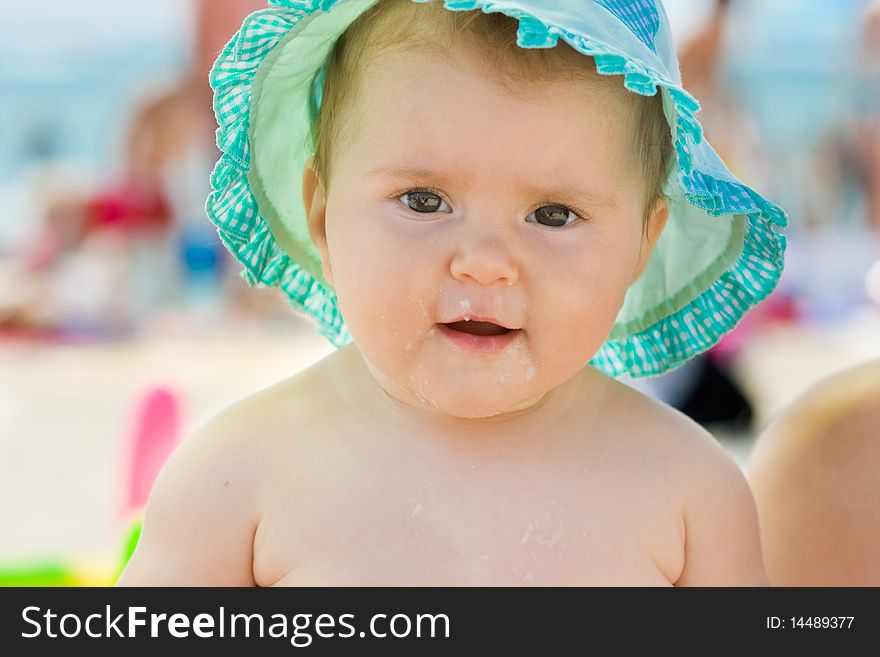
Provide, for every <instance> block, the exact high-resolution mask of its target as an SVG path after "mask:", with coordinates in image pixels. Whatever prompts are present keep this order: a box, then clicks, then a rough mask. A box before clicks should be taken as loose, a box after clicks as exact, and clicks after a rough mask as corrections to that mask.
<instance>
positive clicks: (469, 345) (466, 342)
mask: <svg viewBox="0 0 880 657" xmlns="http://www.w3.org/2000/svg"><path fill="white" fill-rule="evenodd" d="M437 328H438V329H439V330H440V333H442V334H443V335H445V336H446V337H447V338H449V339H450V340H452V342H454V343H455V344H456V345H458V346H459V347H461V348H462V349H466V350H468V351H480V352H484V353H492V352H495V351H501V350H502V349H504V348H506V347H507V346H508V345H509V344H510V343H511V342H513V341H514V340H515V339H516V336H518V335H519V332H520V329H512V330H510V331H508V332H507V333H502V334H501V335H473V334H471V333H465V332H464V331H456V330H455V329H451V328H449V327H448V326H446V325H445V324H437Z"/></svg>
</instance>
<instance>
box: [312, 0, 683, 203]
mask: <svg viewBox="0 0 880 657" xmlns="http://www.w3.org/2000/svg"><path fill="white" fill-rule="evenodd" d="M427 12H430V14H428V15H426V13H427ZM518 26H519V23H518V21H517V20H516V19H514V18H511V17H510V16H506V15H504V14H501V13H490V14H484V13H483V12H482V11H480V10H474V11H449V10H447V9H445V8H444V7H443V4H442V2H430V3H428V4H422V3H416V2H413V0H380V1H379V2H377V3H376V4H375V5H374V6H373V7H371V8H370V9H369V10H367V11H366V12H364V13H363V14H361V15H360V16H359V17H358V18H357V19H356V20H355V21H354V22H353V23H352V24H351V25H350V26H349V28H348V29H347V30H346V31H345V33H344V34H343V35H342V36H341V37H340V38H339V40H338V41H337V42H336V44H335V46H334V48H333V50H332V51H331V53H330V55H329V57H328V60H327V62H326V64H325V78H324V86H323V95H322V103H321V107H320V109H319V110H318V115H317V117H316V118H315V120H314V121H313V124H312V131H311V140H312V144H311V145H312V152H313V153H314V160H313V164H312V166H313V167H314V169H315V173H316V175H317V177H318V180H319V181H320V182H321V184H322V185H323V186H324V188H325V189H326V188H327V185H328V182H329V179H330V167H331V161H330V156H331V152H334V149H335V147H337V146H338V144H339V143H341V141H342V139H341V137H342V135H343V134H344V133H345V131H346V130H352V129H353V126H352V120H353V115H354V114H355V113H354V112H352V108H353V105H354V103H355V100H356V98H357V96H358V93H359V82H360V80H361V79H362V77H363V72H364V70H365V69H366V66H367V64H368V62H369V61H370V60H369V57H370V56H375V55H377V54H380V53H382V52H385V51H388V50H392V49H420V50H423V51H425V50H427V51H429V52H436V53H440V54H444V53H447V52H449V51H450V50H451V49H452V46H453V45H455V46H464V47H465V48H466V49H468V50H469V51H470V52H472V53H474V54H475V55H476V57H475V61H477V62H480V63H481V64H482V65H483V66H485V67H488V68H489V70H490V71H491V72H492V73H494V74H495V76H496V79H497V81H498V82H500V83H501V84H503V85H504V86H506V87H507V88H508V89H509V90H510V91H511V93H516V89H515V88H514V83H516V82H521V81H524V80H536V79H537V80H585V81H593V82H596V83H598V84H602V85H604V87H605V88H608V89H613V90H617V91H619V92H620V93H622V94H625V97H626V98H627V100H628V102H629V103H630V105H631V107H632V108H633V112H632V113H631V116H630V117H629V121H630V122H631V127H632V131H631V138H632V151H633V161H634V162H635V163H636V165H638V166H639V167H640V169H641V172H640V173H641V174H642V176H643V179H644V184H645V216H646V217H647V216H648V215H649V213H650V211H651V209H652V208H653V206H654V203H655V201H656V200H657V199H658V198H660V197H661V196H662V195H663V185H664V183H665V181H666V175H667V168H668V165H669V160H670V157H671V153H672V140H671V137H670V129H669V125H668V123H667V122H666V118H665V117H664V114H663V105H662V99H661V97H660V94H659V93H657V94H656V95H654V96H641V95H639V94H636V93H633V92H630V91H627V90H626V89H625V88H624V87H623V85H622V84H621V82H620V79H619V77H617V76H615V77H608V76H603V75H600V74H599V73H597V72H596V68H595V64H594V63H593V59H592V58H591V57H585V56H584V55H582V54H581V53H579V52H577V51H576V50H574V49H573V48H571V47H570V46H569V45H568V44H566V43H564V42H562V41H560V42H559V44H558V45H557V46H556V47H554V48H528V49H527V48H521V47H519V46H518V45H517V43H516V32H517V28H518Z"/></svg>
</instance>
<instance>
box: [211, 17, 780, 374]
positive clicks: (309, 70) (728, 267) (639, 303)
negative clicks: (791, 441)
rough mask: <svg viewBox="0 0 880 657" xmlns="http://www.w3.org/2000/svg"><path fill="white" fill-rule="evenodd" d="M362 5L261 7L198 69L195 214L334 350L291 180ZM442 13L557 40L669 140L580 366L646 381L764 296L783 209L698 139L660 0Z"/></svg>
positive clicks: (335, 311)
mask: <svg viewBox="0 0 880 657" xmlns="http://www.w3.org/2000/svg"><path fill="white" fill-rule="evenodd" d="M427 1H430V0H413V2H427ZM437 1H440V0H437ZM376 2H377V0H270V3H269V4H270V5H271V6H270V8H268V9H265V10H261V11H257V12H255V13H253V14H251V15H250V16H248V17H247V18H246V19H245V21H244V23H243V25H242V27H241V29H240V30H239V31H238V32H237V33H236V34H235V35H234V37H233V38H232V40H231V41H230V42H229V43H228V44H227V46H226V47H225V48H224V50H223V52H222V53H221V54H220V56H219V58H218V59H217V61H216V63H215V64H214V68H213V69H212V71H211V76H210V82H211V86H212V88H213V89H214V110H215V113H216V115H217V120H218V123H219V126H220V127H219V129H218V130H217V144H218V146H219V147H220V150H221V151H222V155H221V157H220V160H219V161H218V162H217V165H216V167H215V169H214V171H213V173H212V175H211V185H212V189H213V191H212V192H211V194H210V196H209V198H208V202H207V213H208V216H209V217H210V219H211V220H212V221H213V222H214V224H215V225H216V226H217V229H218V232H219V235H220V238H221V239H222V241H223V243H224V244H225V245H226V247H227V248H228V249H229V250H230V251H231V252H232V253H233V254H234V255H235V257H236V258H237V259H238V260H239V261H240V262H241V263H242V264H243V265H244V271H243V272H242V275H243V276H244V277H245V278H246V279H247V280H248V282H249V283H251V284H263V285H275V286H278V287H280V288H281V289H282V290H283V291H284V292H285V294H286V295H287V297H288V298H289V300H290V302H291V304H292V305H293V306H294V307H295V308H297V309H299V310H301V311H303V312H305V313H306V314H307V315H308V316H310V317H311V318H313V319H314V320H315V322H316V323H317V328H318V330H319V331H320V332H321V334H322V335H324V336H326V337H327V338H328V339H329V340H330V341H331V342H332V343H333V344H334V345H335V346H337V347H338V346H342V345H344V344H346V343H348V342H349V341H350V340H351V336H350V334H349V333H348V330H347V329H346V327H345V324H344V322H343V318H342V316H341V314H340V312H339V307H338V305H337V301H336V295H335V294H334V291H333V288H332V286H330V285H329V284H328V283H327V281H325V280H324V278H323V274H322V270H321V263H320V258H319V256H318V253H317V251H316V250H315V248H314V246H313V245H312V243H311V240H310V238H309V235H308V228H307V224H306V217H305V210H304V207H303V203H302V198H301V197H300V185H299V181H300V180H301V177H302V171H303V167H304V166H305V163H306V160H307V159H308V158H309V157H310V156H311V155H312V153H311V152H310V150H309V147H308V142H309V134H310V127H311V122H312V120H313V119H314V118H315V116H316V114H317V110H318V108H319V107H320V102H321V91H322V88H323V64H324V61H325V59H326V57H327V56H328V54H329V53H330V51H331V49H332V47H333V45H334V43H335V42H336V40H337V39H338V37H339V36H340V35H341V34H342V33H343V32H344V31H345V29H346V28H347V27H348V26H349V25H350V24H351V23H352V22H353V21H354V20H355V19H356V18H357V17H358V16H359V15H361V14H362V13H363V12H364V11H366V10H367V9H369V8H370V7H371V6H373V5H374V4H375V3H376ZM443 4H444V6H445V7H446V9H448V10H450V11H470V10H482V11H483V12H486V13H490V12H501V13H504V14H506V15H508V16H511V17H513V18H515V19H517V21H518V23H519V27H518V31H517V43H518V45H519V46H521V47H523V48H552V47H553V46H555V45H556V44H557V43H558V41H559V39H562V40H563V41H564V42H565V43H567V44H569V45H570V46H571V47H572V48H574V49H575V50H577V51H578V52H580V53H583V54H584V55H585V56H589V57H592V58H593V59H594V60H595V64H596V69H597V70H598V72H599V73H600V74H603V75H617V76H621V77H622V78H623V80H622V81H623V84H624V86H625V87H626V88H627V89H628V90H630V91H632V92H633V93H637V94H642V95H646V96H650V95H654V94H657V93H659V94H661V96H662V100H663V108H664V112H665V115H666V118H667V121H668V123H669V129H670V132H671V135H672V139H673V143H674V146H675V148H674V151H675V152H674V162H673V164H672V167H671V169H670V174H669V176H668V179H667V181H666V184H665V187H664V193H665V194H666V196H667V197H668V199H669V207H670V213H669V218H668V220H667V223H666V227H665V229H664V230H663V233H662V234H661V236H660V239H659V240H658V242H657V245H656V246H655V248H654V251H653V253H652V254H651V257H650V259H649V261H648V264H647V267H646V268H645V271H644V273H643V274H642V276H641V277H640V278H639V279H638V281H636V283H634V284H633V285H632V286H630V288H629V290H628V291H627V294H626V298H625V300H624V304H623V307H622V308H621V310H620V313H619V315H618V317H617V319H616V322H615V324H614V327H613V329H612V331H611V334H610V336H609V337H608V339H607V341H606V342H605V343H604V344H603V345H602V347H601V348H600V349H599V351H598V352H597V353H596V355H595V356H594V358H593V360H592V364H593V365H594V366H596V367H598V368H599V369H601V370H603V371H605V372H607V373H608V374H611V375H614V376H616V375H619V374H622V373H628V374H629V375H631V376H633V377H642V376H653V375H657V374H661V373H663V372H665V371H667V370H669V369H671V368H674V367H676V366H678V365H681V364H682V363H684V362H685V361H686V360H687V359H688V358H690V357H692V356H694V355H696V354H699V353H701V352H703V351H705V350H707V349H709V348H710V347H711V346H712V345H714V344H715V343H716V342H717V341H718V340H719V339H720V338H721V337H722V336H723V335H724V333H726V332H727V331H729V330H730V329H732V328H733V327H734V326H735V325H736V323H737V322H738V321H739V320H740V318H741V317H742V316H743V315H744V314H745V312H746V311H747V310H749V308H751V307H752V306H754V305H755V304H757V303H759V302H760V301H761V300H763V299H764V298H765V297H766V296H767V295H768V294H770V292H772V291H773V289H774V288H775V287H776V284H777V283H778V281H779V277H780V275H781V272H782V265H783V254H784V251H785V238H784V237H783V236H782V235H780V234H779V233H778V232H777V231H778V229H780V228H783V227H784V226H785V225H786V223H787V220H786V216H785V213H784V212H783V211H782V209H781V208H779V207H778V206H777V205H775V204H774V203H772V202H770V201H769V200H767V199H765V198H763V197H762V196H761V195H759V194H758V193H756V192H755V191H754V190H752V189H750V188H749V187H748V186H746V185H744V184H743V183H742V182H740V181H739V180H737V179H736V178H735V177H734V176H733V175H732V174H731V173H730V171H729V170H728V169H727V167H726V166H725V165H724V163H723V162H722V161H721V159H720V158H719V157H718V155H717V154H716V153H715V151H714V150H713V149H712V147H711V146H710V145H709V143H708V142H707V141H706V140H705V139H704V138H703V134H702V128H701V126H700V123H699V121H698V120H697V119H696V117H695V113H696V112H697V110H698V109H699V105H698V103H697V102H696V100H695V99H694V98H693V97H692V96H691V95H690V94H688V93H687V92H686V91H685V90H684V89H683V88H682V86H681V76H680V74H679V67H678V59H677V56H676V53H675V48H674V46H673V43H672V39H671V35H670V31H669V22H668V19H667V18H666V14H665V12H664V10H663V7H662V5H661V4H660V2H659V0H566V1H565V2H558V1H555V0H495V1H491V2H488V1H481V0H445V1H444V2H443Z"/></svg>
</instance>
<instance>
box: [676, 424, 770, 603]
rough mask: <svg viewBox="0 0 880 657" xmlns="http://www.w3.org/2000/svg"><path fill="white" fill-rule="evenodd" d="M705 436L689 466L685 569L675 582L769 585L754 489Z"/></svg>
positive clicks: (720, 584)
mask: <svg viewBox="0 0 880 657" xmlns="http://www.w3.org/2000/svg"><path fill="white" fill-rule="evenodd" d="M700 431H701V432H702V430H700ZM702 433H704V434H705V432H702ZM706 438H707V439H708V440H705V441H702V442H703V446H702V447H703V448H702V449H699V454H698V455H697V456H696V457H695V458H694V460H693V462H691V463H689V464H688V470H689V471H690V476H689V477H688V488H687V490H686V500H685V510H684V536H685V555H684V567H683V569H682V571H681V575H680V577H679V578H678V580H677V581H676V582H675V585H676V586H767V584H768V582H767V575H766V573H765V571H764V562H763V559H762V557H761V540H760V534H759V531H758V515H757V511H756V509H755V502H754V499H753V497H752V493H751V490H750V489H749V486H748V484H747V483H746V479H745V476H744V475H743V473H742V471H741V470H740V468H739V466H737V464H736V462H735V461H734V460H733V459H732V458H731V457H730V455H729V454H727V452H726V451H725V450H724V449H723V448H722V447H721V446H720V445H718V444H717V443H716V442H715V440H714V439H713V438H711V436H708V434H706Z"/></svg>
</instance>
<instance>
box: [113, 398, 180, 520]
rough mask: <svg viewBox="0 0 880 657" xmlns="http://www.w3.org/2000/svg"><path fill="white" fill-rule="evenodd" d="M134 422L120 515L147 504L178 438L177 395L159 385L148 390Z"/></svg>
mask: <svg viewBox="0 0 880 657" xmlns="http://www.w3.org/2000/svg"><path fill="white" fill-rule="evenodd" d="M135 422H136V424H135V427H134V431H133V433H132V436H131V443H130V448H129V456H128V481H127V482H126V488H127V490H126V496H125V500H124V502H123V507H122V509H121V511H122V514H123V515H126V514H128V513H129V512H130V511H131V510H133V509H138V508H141V507H143V506H145V505H146V503H147V498H148V497H149V495H150V490H151V489H152V487H153V482H154V481H155V480H156V476H157V475H158V474H159V471H160V470H161V469H162V466H163V465H164V464H165V461H166V460H167V459H168V457H169V456H170V455H171V453H172V452H173V451H174V448H175V447H177V444H178V443H179V442H180V431H181V409H180V401H179V399H178V397H177V395H175V394H174V393H173V392H171V391H170V390H168V389H166V388H161V387H159V388H154V389H152V390H150V391H149V392H147V393H146V394H145V395H144V396H143V398H142V400H141V402H140V405H139V408H138V411H137V416H136V419H135Z"/></svg>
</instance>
